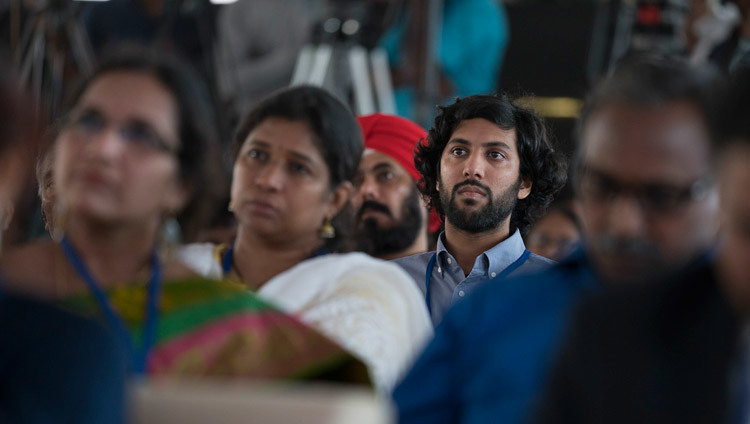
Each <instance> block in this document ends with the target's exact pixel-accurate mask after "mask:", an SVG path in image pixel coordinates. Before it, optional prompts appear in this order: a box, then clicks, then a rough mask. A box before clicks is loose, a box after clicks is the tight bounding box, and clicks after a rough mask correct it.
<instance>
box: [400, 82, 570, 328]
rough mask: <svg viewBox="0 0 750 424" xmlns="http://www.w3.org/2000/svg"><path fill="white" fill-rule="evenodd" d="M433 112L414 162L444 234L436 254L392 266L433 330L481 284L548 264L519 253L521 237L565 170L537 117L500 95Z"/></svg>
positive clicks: (560, 184)
mask: <svg viewBox="0 0 750 424" xmlns="http://www.w3.org/2000/svg"><path fill="white" fill-rule="evenodd" d="M440 109H441V114H440V115H439V116H438V117H437V118H435V123H434V125H433V127H432V129H430V131H429V134H428V136H427V139H426V141H425V142H422V143H420V144H419V145H418V146H417V149H416V152H415V154H414V163H415V164H416V166H417V169H418V170H419V172H420V174H421V176H422V179H421V180H420V181H419V185H418V187H419V189H420V191H421V192H422V195H423V196H424V197H425V198H426V199H427V204H428V207H429V208H430V209H434V210H436V211H437V214H438V215H439V216H440V217H441V218H443V219H444V221H445V231H444V232H442V233H441V235H440V237H439V239H438V244H437V250H436V251H434V252H426V253H421V254H416V255H412V256H407V257H405V258H400V259H396V260H395V261H394V262H395V263H397V264H398V265H400V266H401V267H403V268H404V269H405V270H406V271H407V272H408V273H409V275H411V276H412V278H413V279H414V281H415V282H416V283H417V286H418V287H419V289H420V290H421V291H422V294H423V296H424V297H423V299H425V302H426V303H427V306H428V308H429V309H430V311H431V312H430V313H431V317H432V322H433V324H434V325H437V324H439V323H440V321H441V320H442V318H443V315H444V314H445V312H446V311H447V310H448V308H449V307H450V306H451V305H454V304H456V303H458V302H459V301H460V300H461V299H463V298H464V297H465V296H466V295H468V294H470V293H471V292H472V291H473V290H475V289H476V288H477V287H479V286H481V285H482V283H484V282H485V281H487V280H489V279H490V278H494V277H496V276H501V277H503V278H504V277H506V276H508V275H519V274H523V273H527V272H532V271H536V270H539V269H542V268H544V267H547V266H550V265H551V264H552V263H553V262H552V261H551V260H549V259H547V258H542V257H540V256H537V255H534V254H532V253H530V252H529V251H527V250H526V247H525V246H524V243H523V239H522V235H523V234H525V232H526V231H527V230H528V228H529V227H530V226H531V224H532V223H533V222H534V221H535V220H536V219H537V218H538V217H539V216H541V215H542V214H543V213H544V210H545V209H546V207H547V205H549V203H550V202H551V201H552V198H553V197H554V195H555V194H556V193H557V192H558V191H559V190H560V189H561V188H562V187H563V186H564V185H565V179H566V169H567V166H566V163H565V162H564V160H563V156H562V155H561V154H559V153H558V152H557V151H555V149H554V148H553V147H552V144H551V142H550V141H549V139H548V138H547V132H546V127H545V125H544V122H543V121H542V119H541V118H540V117H538V116H537V115H536V114H535V113H534V112H533V111H531V110H530V109H526V108H523V107H521V106H518V105H517V104H516V103H514V102H513V101H511V100H509V99H508V98H507V97H505V96H491V95H475V96H469V97H466V98H463V99H459V100H456V102H455V103H454V104H452V105H450V106H445V107H441V108H440Z"/></svg>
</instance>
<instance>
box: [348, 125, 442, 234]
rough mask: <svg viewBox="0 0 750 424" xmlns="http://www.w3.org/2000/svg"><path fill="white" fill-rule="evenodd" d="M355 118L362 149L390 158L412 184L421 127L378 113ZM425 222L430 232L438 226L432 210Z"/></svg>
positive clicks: (417, 175) (416, 176)
mask: <svg viewBox="0 0 750 424" xmlns="http://www.w3.org/2000/svg"><path fill="white" fill-rule="evenodd" d="M357 121H359V125H360V127H362V134H363V135H364V138H365V148H367V149H372V150H375V151H378V152H380V153H383V154H385V155H388V156H390V157H391V158H393V159H394V160H395V161H396V162H398V163H399V164H400V165H401V167H403V168H404V169H405V170H406V172H408V173H409V175H411V177H412V178H413V179H414V182H415V183H416V182H417V181H419V179H420V178H422V175H421V174H420V173H419V171H417V168H416V166H414V148H415V147H416V146H417V143H418V142H419V141H420V140H422V139H424V138H426V137H427V132H426V131H425V130H424V128H422V127H420V126H419V125H417V124H415V123H414V122H412V121H410V120H408V119H405V118H401V117H398V116H394V115H384V114H382V113H375V114H372V115H365V116H359V117H357ZM429 221H430V222H429V230H430V232H435V231H437V230H438V229H440V219H439V218H438V217H437V214H436V213H435V211H434V210H433V211H432V213H430V216H429Z"/></svg>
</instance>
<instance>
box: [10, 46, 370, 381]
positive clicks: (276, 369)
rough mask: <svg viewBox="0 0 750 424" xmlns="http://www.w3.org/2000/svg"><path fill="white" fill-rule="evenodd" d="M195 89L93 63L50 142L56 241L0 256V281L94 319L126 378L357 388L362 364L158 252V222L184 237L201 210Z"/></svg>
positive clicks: (179, 72)
mask: <svg viewBox="0 0 750 424" xmlns="http://www.w3.org/2000/svg"><path fill="white" fill-rule="evenodd" d="M200 88H201V87H200V86H198V85H197V84H196V82H195V80H194V79H193V78H192V77H191V75H190V74H188V73H186V71H185V69H184V67H181V66H180V65H178V64H175V63H172V62H170V61H168V60H166V59H164V58H163V57H162V56H157V55H156V54H155V53H146V52H127V53H120V54H119V55H117V56H114V57H113V58H111V59H110V60H108V61H105V62H104V63H103V64H102V65H101V66H100V67H99V68H98V69H97V70H96V71H95V72H94V73H93V75H92V76H91V77H89V78H88V79H87V80H85V81H84V82H83V84H82V85H81V88H80V89H79V90H78V91H77V92H76V93H75V95H74V96H73V99H72V100H73V101H72V105H73V106H72V108H71V109H70V111H69V113H68V114H66V115H65V117H64V119H63V121H62V125H61V127H60V128H59V130H58V135H57V137H56V139H55V142H54V145H53V148H54V154H53V155H52V157H53V164H52V169H53V177H54V184H53V187H54V190H55V193H54V194H55V207H56V213H55V215H56V216H55V233H56V234H57V235H58V237H57V238H58V241H57V242H53V241H50V240H46V241H39V242H34V243H30V244H28V245H25V246H21V247H19V248H17V249H16V250H14V251H10V252H8V254H7V255H6V256H4V257H3V261H2V271H3V272H4V273H5V275H7V276H8V281H12V282H21V283H12V284H13V286H14V287H13V289H15V290H18V291H23V292H25V293H29V294H33V295H35V296H39V297H44V298H47V299H51V300H54V301H56V302H57V303H59V304H62V305H63V306H64V307H66V308H67V309H72V310H75V311H77V312H80V313H82V314H84V315H91V316H95V317H98V318H100V319H101V320H102V321H104V322H105V323H106V324H107V325H108V327H109V328H110V329H111V330H112V331H113V332H114V333H115V334H116V335H117V337H118V338H119V339H120V341H121V344H122V346H123V348H124V349H125V351H126V353H127V354H128V356H129V358H130V369H131V371H132V372H134V373H137V374H142V373H145V374H149V375H168V376H231V377H253V378H256V377H258V378H328V377H330V378H334V379H339V378H349V377H351V378H353V379H355V380H356V379H358V378H361V376H362V375H364V373H365V370H364V367H363V366H362V365H361V363H359V362H358V361H357V360H356V359H353V358H352V357H351V355H349V354H348V353H346V352H345V351H344V350H343V349H341V348H340V347H339V346H338V345H336V344H335V343H333V342H331V341H329V340H328V339H327V338H325V337H324V336H322V335H320V334H319V333H317V332H316V331H315V330H312V329H311V328H309V327H307V326H306V325H304V324H302V323H301V322H300V321H299V320H297V319H295V318H293V317H291V316H289V315H287V314H284V313H282V312H280V311H279V310H278V309H277V308H275V307H273V306H271V305H270V304H268V303H267V302H265V301H262V300H260V299H258V298H256V297H255V296H253V295H251V294H249V293H247V292H246V291H245V290H243V288H242V287H240V286H238V285H236V284H232V283H228V282H216V281H209V280H206V279H204V278H202V277H198V276H196V275H195V274H194V273H193V272H191V271H189V270H188V269H187V268H186V267H184V266H183V265H180V264H179V263H178V262H177V261H175V260H172V259H170V258H169V255H168V254H164V253H162V252H161V251H160V248H159V245H160V244H161V242H162V241H163V240H161V239H162V238H163V237H161V236H160V233H161V229H163V228H164V227H165V222H166V221H168V220H170V219H172V218H177V219H178V220H179V221H180V222H181V224H182V225H183V228H186V229H187V232H188V233H190V232H191V231H192V229H194V228H195V227H194V225H193V224H195V222H197V221H199V220H200V218H201V215H202V209H203V208H204V207H206V206H209V205H207V202H206V198H207V196H206V193H207V192H208V191H209V190H211V188H212V186H211V185H212V178H211V175H212V173H211V164H212V162H211V161H212V159H213V158H214V157H215V156H214V155H213V154H212V150H211V142H212V141H213V140H212V131H211V129H212V127H211V125H210V122H211V114H210V110H209V109H208V108H205V107H203V104H202V103H201V102H200V100H199V95H200V93H201V91H200ZM346 372H351V373H353V374H354V375H349V376H345V377H342V375H341V373H346ZM358 372H359V373H360V374H359V375H357V373H358Z"/></svg>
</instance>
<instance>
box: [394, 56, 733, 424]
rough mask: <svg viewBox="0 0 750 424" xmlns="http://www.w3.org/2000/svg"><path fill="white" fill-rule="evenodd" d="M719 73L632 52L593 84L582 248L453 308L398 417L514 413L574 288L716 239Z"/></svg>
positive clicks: (555, 338) (621, 276)
mask: <svg viewBox="0 0 750 424" xmlns="http://www.w3.org/2000/svg"><path fill="white" fill-rule="evenodd" d="M719 82H720V78H719V74H718V72H717V71H715V70H714V69H713V68H700V67H690V66H688V65H687V64H686V63H683V62H676V61H672V60H668V59H653V58H638V59H633V60H632V61H630V62H628V63H624V64H622V65H621V66H620V67H619V68H618V69H616V70H615V71H614V72H613V74H612V75H611V76H610V77H609V78H608V79H607V80H605V81H603V82H602V83H600V84H599V85H598V86H597V87H596V88H595V90H594V91H593V93H592V94H591V95H590V97H589V98H588V100H587V103H586V106H585V108H584V110H583V114H582V116H581V118H580V119H581V121H580V128H581V134H580V145H579V146H578V152H577V157H576V163H577V167H576V173H575V187H576V190H577V195H578V197H579V200H580V203H581V212H582V215H581V216H582V221H583V236H584V237H583V238H584V242H583V249H580V250H578V251H577V252H575V253H573V254H571V255H570V256H568V258H566V260H565V261H563V262H562V263H560V264H559V265H557V266H555V267H553V268H550V269H548V270H547V271H544V272H541V273H538V274H535V275H528V276H524V277H519V278H517V279H515V280H513V281H497V280H496V281H491V282H490V283H489V284H486V289H484V290H481V291H478V292H477V293H476V295H475V296H473V297H472V298H470V299H467V301H466V302H462V303H461V304H460V305H459V306H457V307H456V308H454V309H453V310H452V311H451V312H450V313H449V314H448V316H446V319H445V320H444V321H443V324H442V325H441V327H440V328H438V331H437V334H436V337H435V339H434V340H433V341H432V343H431V344H430V345H429V346H428V347H427V348H426V351H425V352H424V354H423V355H422V356H421V358H420V359H418V360H417V362H416V364H415V366H414V368H413V369H412V370H411V372H410V373H409V374H408V375H407V377H406V378H405V380H404V381H403V382H402V383H401V385H400V386H399V387H398V388H397V389H396V390H395V393H394V396H395V399H396V403H397V404H398V408H399V415H400V418H401V420H402V421H403V422H407V423H409V422H472V423H474V422H476V423H479V422H505V423H519V422H524V421H525V420H526V419H527V418H528V416H529V413H530V412H531V408H532V405H533V404H534V402H535V401H536V399H537V397H538V396H539V394H540V392H541V390H542V388H543V387H544V385H545V384H546V381H547V377H548V373H549V369H550V366H551V364H552V362H553V360H554V359H555V357H556V354H557V352H558V348H559V343H560V340H561V337H562V335H563V332H564V329H565V327H566V323H567V322H568V319H569V313H570V311H571V308H572V307H573V306H574V305H575V304H577V303H578V301H579V300H580V299H581V298H583V297H584V296H586V295H588V294H590V293H592V292H595V291H597V290H601V289H603V288H606V287H610V286H613V285H618V284H628V283H636V282H639V281H643V280H646V279H648V278H652V277H655V276H657V275H660V274H663V273H666V272H670V271H672V270H675V269H678V268H680V267H683V266H686V265H687V264H689V263H691V262H692V261H695V260H696V259H698V258H700V257H702V256H704V255H706V254H707V252H708V251H710V250H711V249H712V248H713V247H714V245H715V242H716V220H717V202H716V195H715V188H714V186H713V184H712V179H711V174H710V164H711V141H712V137H711V134H712V133H711V127H710V125H709V123H710V122H711V119H710V117H711V116H712V113H713V112H714V111H715V100H716V99H715V97H716V96H715V92H716V90H717V86H718V85H719V84H718V83H719ZM468 347H470V348H468ZM446 381H448V382H451V384H443V382H446Z"/></svg>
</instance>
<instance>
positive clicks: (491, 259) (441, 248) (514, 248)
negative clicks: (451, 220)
mask: <svg viewBox="0 0 750 424" xmlns="http://www.w3.org/2000/svg"><path fill="white" fill-rule="evenodd" d="M444 238H445V232H444V231H443V232H442V233H440V237H438V242H437V250H436V252H437V256H438V259H439V261H440V262H441V263H442V264H443V266H445V264H444V263H445V260H446V259H447V258H448V257H451V258H453V255H451V254H450V252H448V250H447V249H446V248H445V243H444V242H443V239H444ZM525 250H526V245H525V244H524V243H523V238H522V237H521V232H520V231H519V230H518V229H516V231H515V232H514V233H513V234H512V235H511V236H510V237H508V238H507V239H505V240H503V241H501V242H500V243H498V244H496V245H495V246H493V247H492V248H490V249H488V250H485V251H484V252H483V253H482V254H481V255H479V257H477V259H476V261H475V262H474V268H473V269H472V271H474V270H475V269H477V266H479V267H480V268H484V269H483V271H485V272H486V273H487V274H488V275H491V274H492V273H493V272H494V273H495V274H500V273H501V272H502V271H503V270H504V269H505V268H507V267H508V266H510V264H512V263H513V262H515V261H516V260H518V258H520V257H521V255H523V252H524V251H525Z"/></svg>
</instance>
